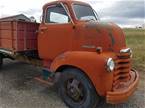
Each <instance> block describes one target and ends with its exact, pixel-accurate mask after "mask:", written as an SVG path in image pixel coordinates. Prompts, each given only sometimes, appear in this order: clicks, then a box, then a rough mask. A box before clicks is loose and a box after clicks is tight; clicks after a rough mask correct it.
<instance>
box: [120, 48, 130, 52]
mask: <svg viewBox="0 0 145 108" xmlns="http://www.w3.org/2000/svg"><path fill="white" fill-rule="evenodd" d="M120 53H131V49H130V48H126V49H122V50H120Z"/></svg>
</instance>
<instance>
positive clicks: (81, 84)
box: [58, 68, 100, 108]
mask: <svg viewBox="0 0 145 108" xmlns="http://www.w3.org/2000/svg"><path fill="white" fill-rule="evenodd" d="M58 91H59V95H60V96H61V98H62V100H63V101H64V102H65V103H66V105H68V106H69V108H95V107H96V105H97V104H98V103H99V100H100V97H99V95H98V94H97V93H96V91H95V89H94V86H93V85H92V83H91V82H90V81H89V79H88V78H87V77H86V75H84V74H83V72H82V71H80V70H79V69H75V68H69V69H65V70H63V72H62V75H61V77H60V80H59V87H58Z"/></svg>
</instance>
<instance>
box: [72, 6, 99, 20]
mask: <svg viewBox="0 0 145 108" xmlns="http://www.w3.org/2000/svg"><path fill="white" fill-rule="evenodd" d="M73 9H74V12H75V15H76V18H77V19H78V20H94V21H96V20H97V16H96V15H95V13H94V11H93V9H92V8H91V7H90V6H87V5H80V4H74V5H73Z"/></svg>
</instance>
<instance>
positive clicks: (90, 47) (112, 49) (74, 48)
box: [0, 0, 139, 108]
mask: <svg viewBox="0 0 145 108" xmlns="http://www.w3.org/2000/svg"><path fill="white" fill-rule="evenodd" d="M5 58H10V59H12V60H19V61H24V62H26V63H31V64H35V65H38V66H41V67H43V68H44V69H43V71H42V75H41V76H40V77H36V78H35V79H37V80H39V81H41V82H43V83H47V84H50V82H53V83H55V84H56V85H57V87H58V93H59V94H60V96H61V98H62V100H63V101H64V102H65V103H66V105H68V106H69V107H70V108H94V107H95V106H96V105H97V104H98V103H99V102H100V99H101V98H102V97H103V98H105V99H106V102H107V103H111V104H118V103H122V102H124V101H126V100H127V99H128V98H129V97H130V96H131V95H132V94H133V93H134V91H135V89H136V88H137V84H138V81H139V75H138V72H137V71H135V70H133V69H132V68H131V59H132V51H131V49H130V48H128V47H127V46H126V42H125V34H124V33H123V30H122V29H121V28H120V27H118V26H117V25H115V24H114V23H104V22H101V21H100V20H99V19H98V16H97V13H96V12H95V11H94V10H93V9H92V7H91V6H90V5H89V4H87V3H84V2H79V1H70V0H59V1H54V2H50V3H48V4H45V5H44V6H43V15H42V21H41V24H38V23H32V22H25V21H1V22H0V66H2V63H3V59H5Z"/></svg>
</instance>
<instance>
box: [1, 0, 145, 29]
mask: <svg viewBox="0 0 145 108" xmlns="http://www.w3.org/2000/svg"><path fill="white" fill-rule="evenodd" d="M49 1H52V0H0V17H5V16H10V15H16V14H20V13H23V14H25V15H27V16H28V17H31V16H34V17H35V18H36V19H37V21H39V19H40V16H41V13H42V6H43V5H44V4H45V3H47V2H49ZM82 1H84V0H82ZM85 2H88V3H90V4H91V5H92V7H93V8H94V9H95V10H96V11H97V13H98V15H99V16H100V19H101V20H103V21H111V22H115V23H117V24H119V25H120V26H122V27H136V26H141V25H142V24H143V23H145V0H85Z"/></svg>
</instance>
